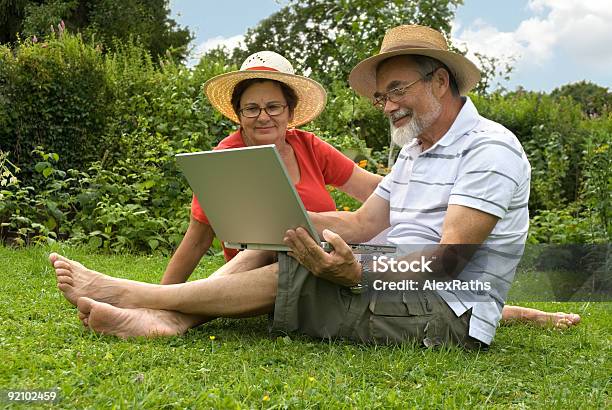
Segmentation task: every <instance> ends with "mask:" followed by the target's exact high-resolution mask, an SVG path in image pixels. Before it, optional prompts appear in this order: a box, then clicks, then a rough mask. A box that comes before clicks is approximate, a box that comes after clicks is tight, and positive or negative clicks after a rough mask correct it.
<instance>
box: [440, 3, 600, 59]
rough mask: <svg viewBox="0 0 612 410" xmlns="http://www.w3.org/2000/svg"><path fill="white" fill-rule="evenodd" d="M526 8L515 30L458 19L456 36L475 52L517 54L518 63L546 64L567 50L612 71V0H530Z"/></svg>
mask: <svg viewBox="0 0 612 410" xmlns="http://www.w3.org/2000/svg"><path fill="white" fill-rule="evenodd" d="M527 10H528V11H530V12H531V13H532V16H531V17H530V18H528V19H526V20H523V21H522V22H521V23H520V24H519V25H518V27H517V28H516V30H514V31H509V32H502V31H499V30H498V29H497V28H496V27H494V26H492V25H491V24H488V23H487V22H485V21H482V20H480V19H479V20H476V21H474V22H472V23H470V24H468V25H467V26H466V25H465V22H464V24H463V25H461V24H457V25H456V27H455V29H454V30H453V32H452V33H451V37H452V38H453V42H454V43H455V44H464V45H466V46H467V48H468V50H469V51H470V54H473V53H474V52H480V53H483V54H486V55H490V56H495V57H498V58H500V59H501V60H502V61H505V60H507V59H508V58H509V57H514V58H515V59H516V66H517V68H520V67H527V68H528V67H532V68H533V67H534V66H543V65H545V64H546V63H548V62H550V61H551V60H552V59H553V58H554V57H555V56H560V55H562V56H564V57H565V58H571V59H572V60H573V61H578V62H580V64H582V65H584V66H585V67H586V66H588V67H589V68H593V69H595V70H607V71H612V52H610V51H609V50H610V49H611V47H612V46H611V45H612V25H610V24H609V21H610V20H612V0H588V1H583V0H562V1H559V0H530V1H529V2H528V4H527ZM457 23H458V22H457ZM462 26H463V27H462ZM468 56H469V55H468Z"/></svg>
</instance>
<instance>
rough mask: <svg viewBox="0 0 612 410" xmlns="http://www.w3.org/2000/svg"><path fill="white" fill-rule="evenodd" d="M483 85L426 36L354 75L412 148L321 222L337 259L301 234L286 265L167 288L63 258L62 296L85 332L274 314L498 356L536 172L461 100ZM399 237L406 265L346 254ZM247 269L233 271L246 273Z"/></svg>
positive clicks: (362, 336)
mask: <svg viewBox="0 0 612 410" xmlns="http://www.w3.org/2000/svg"><path fill="white" fill-rule="evenodd" d="M478 79H479V72H478V70H477V68H476V67H475V66H474V65H473V64H472V63H471V62H470V61H469V60H468V59H466V58H465V57H463V56H461V55H459V54H456V53H453V52H450V51H448V47H447V44H446V41H445V39H444V37H443V36H442V35H441V34H440V33H438V32H437V31H435V30H432V29H430V28H427V27H422V26H400V27H396V28H394V29H391V30H389V32H388V33H387V34H386V36H385V38H384V40H383V44H382V47H381V51H380V53H379V54H377V55H376V56H373V57H371V58H368V59H366V60H364V61H362V62H361V63H360V64H358V65H357V66H356V67H355V69H354V70H353V71H352V73H351V75H350V78H349V82H350V84H351V86H352V87H353V88H354V89H355V90H356V91H357V92H358V93H360V94H362V95H364V96H366V97H369V98H373V99H374V103H375V105H376V106H377V107H379V108H380V109H381V110H383V111H384V113H385V115H386V116H387V117H388V118H389V120H390V122H391V125H392V131H393V132H392V137H393V140H394V141H395V142H396V143H398V144H399V145H401V146H403V149H402V151H401V153H400V155H399V158H398V161H397V162H396V164H395V165H394V167H393V169H392V171H391V173H390V174H389V175H388V176H387V177H385V179H384V180H383V181H382V182H381V184H380V185H379V186H378V188H377V189H376V191H375V192H374V194H373V195H372V196H370V198H369V199H368V200H367V201H366V202H365V203H364V204H363V206H362V207H361V208H360V209H359V210H358V211H356V212H354V213H350V212H329V213H323V214H311V217H312V220H313V222H314V223H315V225H316V226H317V228H318V229H319V230H321V231H322V235H323V237H324V238H325V239H326V240H327V241H328V242H330V243H331V244H332V245H333V247H334V250H333V251H332V252H330V253H325V252H324V251H323V249H322V248H321V247H320V246H319V244H317V243H315V242H314V240H313V239H312V238H311V237H310V236H309V235H308V234H307V232H306V231H305V230H303V229H301V228H298V229H297V230H296V231H288V232H287V235H286V243H287V244H288V245H289V246H290V247H291V248H292V252H290V253H289V254H283V253H279V255H278V262H277V263H274V264H271V265H268V266H265V267H263V268H257V269H253V270H250V271H246V272H237V273H231V274H230V273H228V274H223V273H224V272H221V274H220V275H216V276H215V277H212V278H209V279H204V280H199V281H194V282H190V283H186V284H180V285H167V286H160V285H152V284H144V283H139V282H134V281H128V280H123V279H116V278H111V277H108V276H105V275H102V274H100V273H97V272H93V271H91V270H89V269H87V268H85V267H84V266H83V265H80V264H79V263H77V262H74V261H71V260H69V259H66V258H63V257H61V256H59V255H57V254H52V255H51V257H50V259H51V262H52V263H53V265H54V267H55V269H56V273H57V275H58V282H59V286H60V289H61V290H62V291H63V292H64V295H65V296H66V298H67V299H68V300H70V301H71V302H72V303H74V304H78V307H79V311H80V317H81V319H82V320H83V323H84V324H85V325H87V326H89V327H91V328H92V329H94V330H96V331H98V332H101V333H110V334H115V335H119V336H123V337H127V336H134V335H147V336H152V335H165V334H177V333H181V332H184V331H185V330H186V329H188V328H189V327H192V326H194V325H197V324H200V323H202V322H204V321H206V320H209V319H211V318H214V317H219V316H225V317H240V316H249V315H255V314H262V313H273V315H272V316H273V319H272V320H273V323H272V328H273V329H274V330H277V331H281V332H292V331H298V332H301V333H305V334H309V335H311V336H315V337H324V338H328V337H342V338H349V339H353V340H359V341H365V342H397V343H401V342H404V341H415V342H417V343H419V344H423V345H425V346H432V345H438V344H443V343H453V344H458V345H461V346H464V347H466V348H476V347H481V346H487V345H489V344H490V343H491V341H492V340H493V337H494V335H495V329H496V327H497V324H498V322H499V320H500V318H501V311H502V308H503V305H504V300H505V297H506V295H507V292H508V289H509V286H510V284H511V282H512V279H513V276H514V272H515V269H516V265H517V264H518V260H519V259H520V256H521V254H522V250H523V245H524V242H525V239H526V235H527V228H528V221H529V219H528V211H527V202H528V196H529V179H530V166H529V163H528V161H527V158H526V156H525V154H524V152H523V150H522V148H521V146H520V143H519V142H518V141H517V139H516V138H515V137H514V135H513V134H512V133H511V132H510V131H508V130H507V129H505V128H504V127H502V126H501V125H499V124H497V123H494V122H492V121H489V120H487V119H485V118H483V117H481V116H479V115H478V112H477V111H476V108H475V107H474V105H473V104H472V102H471V101H470V100H469V98H467V97H462V95H465V93H467V91H469V90H470V89H471V88H472V87H473V86H474V85H475V84H476V83H477V81H478ZM388 227H390V228H391V229H390V231H389V233H388V239H389V241H390V242H392V243H393V244H395V245H396V246H397V249H398V251H397V254H395V255H393V256H392V257H390V258H385V263H384V264H382V263H381V262H382V258H383V257H382V256H381V257H380V258H378V259H377V258H371V259H370V261H365V262H364V263H359V262H358V261H357V259H356V258H355V256H354V255H353V253H352V252H351V250H350V248H349V246H348V245H347V243H350V242H363V241H367V240H369V239H371V238H372V237H374V236H375V235H376V234H378V233H379V232H381V231H383V230H384V229H386V228H388ZM236 259H238V260H235V261H232V262H230V263H228V265H226V267H224V268H222V270H223V269H226V270H227V272H235V270H236V269H234V268H233V267H236V266H241V265H240V264H241V262H240V256H239V257H238V258H236ZM377 262H378V269H377ZM243 266H244V265H243ZM381 266H383V267H384V269H381V268H380V267H381ZM402 267H408V268H409V269H402Z"/></svg>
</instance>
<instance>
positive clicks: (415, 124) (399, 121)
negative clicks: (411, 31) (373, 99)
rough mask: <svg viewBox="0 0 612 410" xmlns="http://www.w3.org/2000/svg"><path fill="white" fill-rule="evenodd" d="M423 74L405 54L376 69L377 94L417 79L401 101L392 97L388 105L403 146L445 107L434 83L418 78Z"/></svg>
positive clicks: (395, 133)
mask: <svg viewBox="0 0 612 410" xmlns="http://www.w3.org/2000/svg"><path fill="white" fill-rule="evenodd" d="M419 78H421V74H420V73H419V71H418V66H417V64H416V63H415V62H414V61H412V60H411V59H410V58H407V57H405V56H404V57H393V58H390V59H388V60H385V61H384V62H383V63H381V65H380V66H379V67H378V70H377V72H376V88H377V90H378V91H377V94H380V95H382V94H384V93H386V92H388V91H391V90H393V89H397V88H401V87H405V86H407V85H409V84H411V83H414V84H413V85H412V86H410V87H409V88H407V89H406V90H405V94H404V96H403V97H402V98H401V99H400V100H399V101H398V102H392V101H390V100H388V101H387V102H386V104H385V106H384V113H385V115H386V116H387V117H388V118H389V122H390V124H391V138H392V139H393V142H395V143H396V144H397V145H399V146H404V145H406V144H408V143H410V142H411V141H412V140H413V139H414V138H421V137H422V136H423V135H424V134H425V133H426V132H427V131H428V130H429V129H430V128H431V126H432V125H433V124H434V123H435V122H436V120H437V119H438V118H439V117H440V113H441V111H442V105H441V103H440V101H439V100H438V99H437V98H436V97H435V96H434V95H433V92H432V83H431V82H426V81H423V80H421V81H417V80H418V79H419ZM415 81H416V82H415Z"/></svg>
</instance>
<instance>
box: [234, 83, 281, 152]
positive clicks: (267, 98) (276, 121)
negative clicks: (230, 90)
mask: <svg viewBox="0 0 612 410" xmlns="http://www.w3.org/2000/svg"><path fill="white" fill-rule="evenodd" d="M272 104H282V105H287V101H286V99H285V97H284V95H283V91H282V89H281V87H280V85H278V84H276V83H274V82H272V81H264V82H258V83H255V84H253V85H251V86H249V88H247V89H246V90H244V92H243V93H242V95H241V96H240V109H244V108H248V107H260V108H261V107H267V106H270V105H272ZM239 118H240V125H241V126H242V137H243V138H244V140H245V142H246V144H247V145H264V144H276V143H278V142H280V141H283V140H284V138H285V133H286V131H287V125H288V124H289V121H291V113H290V110H289V107H285V110H284V111H283V112H282V113H281V114H279V115H275V116H270V115H268V114H267V113H266V111H265V110H261V113H260V114H259V116H258V117H256V118H246V117H244V116H243V115H240V116H239Z"/></svg>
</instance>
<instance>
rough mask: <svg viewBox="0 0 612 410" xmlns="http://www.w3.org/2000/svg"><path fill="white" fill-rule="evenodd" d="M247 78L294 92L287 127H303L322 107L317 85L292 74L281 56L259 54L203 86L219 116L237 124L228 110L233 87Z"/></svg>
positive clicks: (322, 91) (321, 91)
mask: <svg viewBox="0 0 612 410" xmlns="http://www.w3.org/2000/svg"><path fill="white" fill-rule="evenodd" d="M250 78H267V79H270V80H276V81H280V82H281V83H285V84H287V85H288V86H289V87H291V88H292V89H293V91H295V94H296V95H297V98H298V101H297V105H296V107H295V110H294V112H293V120H292V121H291V122H290V123H289V124H288V126H289V127H296V126H298V125H302V124H306V123H307V122H310V121H312V120H314V119H315V118H316V117H317V116H318V115H319V114H321V112H322V111H323V109H324V108H325V102H326V99H327V94H326V92H325V89H324V88H323V86H322V85H321V84H319V83H318V82H316V81H314V80H311V79H310V78H307V77H303V76H301V75H295V74H294V70H293V66H292V65H291V63H290V62H289V61H288V60H287V59H286V58H285V57H283V56H281V55H280V54H278V53H275V52H273V51H260V52H258V53H255V54H251V55H250V56H249V57H247V59H246V60H244V63H242V66H241V67H240V70H239V71H232V72H230V73H225V74H221V75H218V76H216V77H213V78H211V79H210V80H208V81H206V83H204V92H205V93H206V96H207V97H208V100H209V101H210V103H211V104H212V106H213V107H215V108H216V109H217V110H218V111H219V112H220V113H221V114H223V115H225V116H226V117H227V118H229V119H230V120H232V121H234V122H237V123H239V122H240V120H239V119H238V116H237V115H236V113H235V112H234V109H233V107H232V102H231V100H232V92H233V91H234V87H236V85H237V84H238V83H239V82H241V81H243V80H248V79H250Z"/></svg>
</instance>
